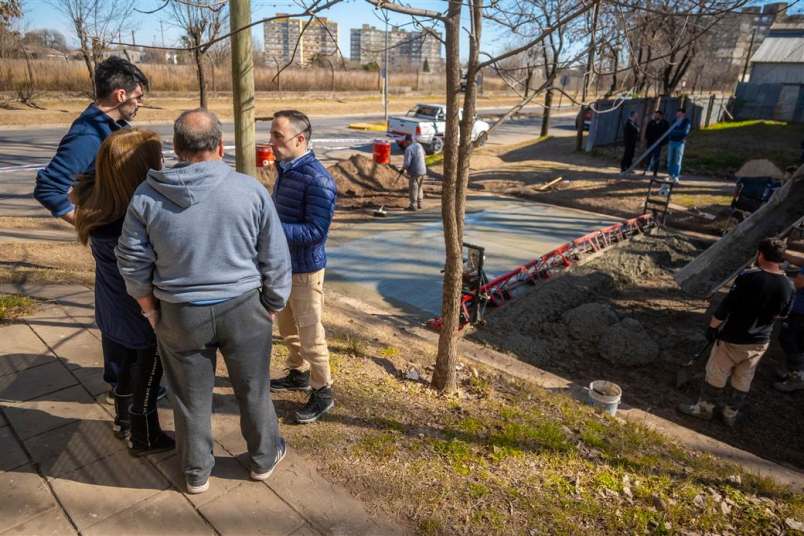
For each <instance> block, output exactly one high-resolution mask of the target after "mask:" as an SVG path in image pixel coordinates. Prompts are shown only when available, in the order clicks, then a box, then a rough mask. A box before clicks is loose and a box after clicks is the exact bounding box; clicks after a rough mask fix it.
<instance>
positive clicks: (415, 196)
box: [408, 175, 424, 208]
mask: <svg viewBox="0 0 804 536" xmlns="http://www.w3.org/2000/svg"><path fill="white" fill-rule="evenodd" d="M408 181H409V182H408V197H409V199H410V206H411V207H413V208H416V207H419V208H421V206H422V200H423V199H424V175H409V176H408Z"/></svg>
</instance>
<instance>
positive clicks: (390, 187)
mask: <svg viewBox="0 0 804 536" xmlns="http://www.w3.org/2000/svg"><path fill="white" fill-rule="evenodd" d="M327 169H328V171H329V172H330V173H331V174H332V178H334V179H335V184H336V186H337V187H338V195H339V196H344V197H363V196H365V195H372V194H377V193H388V192H404V191H407V188H408V181H407V179H406V178H405V177H400V176H399V172H398V171H396V170H394V169H392V168H391V167H390V166H387V165H385V164H377V163H375V162H374V160H372V159H371V158H369V157H366V156H363V155H360V154H355V155H352V156H350V157H349V158H348V159H347V160H341V161H340V162H338V163H336V164H333V165H331V166H330V167H329V168H327Z"/></svg>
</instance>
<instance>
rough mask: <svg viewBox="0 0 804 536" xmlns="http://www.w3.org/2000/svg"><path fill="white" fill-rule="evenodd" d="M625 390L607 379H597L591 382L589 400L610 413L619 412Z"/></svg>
mask: <svg viewBox="0 0 804 536" xmlns="http://www.w3.org/2000/svg"><path fill="white" fill-rule="evenodd" d="M622 396H623V390H622V389H621V388H620V386H619V385H617V384H616V383H612V382H607V381H606V380H595V381H593V382H592V383H590V384H589V400H590V401H591V403H592V405H593V406H595V407H596V408H600V409H602V410H603V411H605V412H606V413H608V414H609V415H612V416H613V415H614V414H616V413H617V408H618V407H619V406H620V400H621V399H622Z"/></svg>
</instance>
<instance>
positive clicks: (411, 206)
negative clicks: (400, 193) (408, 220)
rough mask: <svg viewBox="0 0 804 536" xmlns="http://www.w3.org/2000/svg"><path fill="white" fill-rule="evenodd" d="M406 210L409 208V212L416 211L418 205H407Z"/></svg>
mask: <svg viewBox="0 0 804 536" xmlns="http://www.w3.org/2000/svg"><path fill="white" fill-rule="evenodd" d="M405 210H407V211H408V212H416V207H414V206H413V205H410V206H407V207H405Z"/></svg>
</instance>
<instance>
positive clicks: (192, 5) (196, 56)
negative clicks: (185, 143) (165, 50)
mask: <svg viewBox="0 0 804 536" xmlns="http://www.w3.org/2000/svg"><path fill="white" fill-rule="evenodd" d="M171 8H172V12H173V16H174V20H175V25H176V26H178V27H179V28H181V29H182V31H183V32H184V35H183V36H182V42H183V43H184V44H185V45H186V46H187V48H189V49H191V54H192V57H193V63H194V64H195V72H196V77H197V78H198V102H199V106H200V107H201V108H206V107H207V78H206V72H205V68H204V61H205V55H206V54H207V52H208V51H209V50H210V48H211V47H212V46H213V44H214V43H210V42H214V41H215V39H217V38H218V37H219V36H220V34H221V33H222V31H223V29H224V28H225V27H226V21H227V17H226V13H227V9H226V4H225V3H221V2H185V1H183V0H182V1H179V0H173V1H172V2H171Z"/></svg>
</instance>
